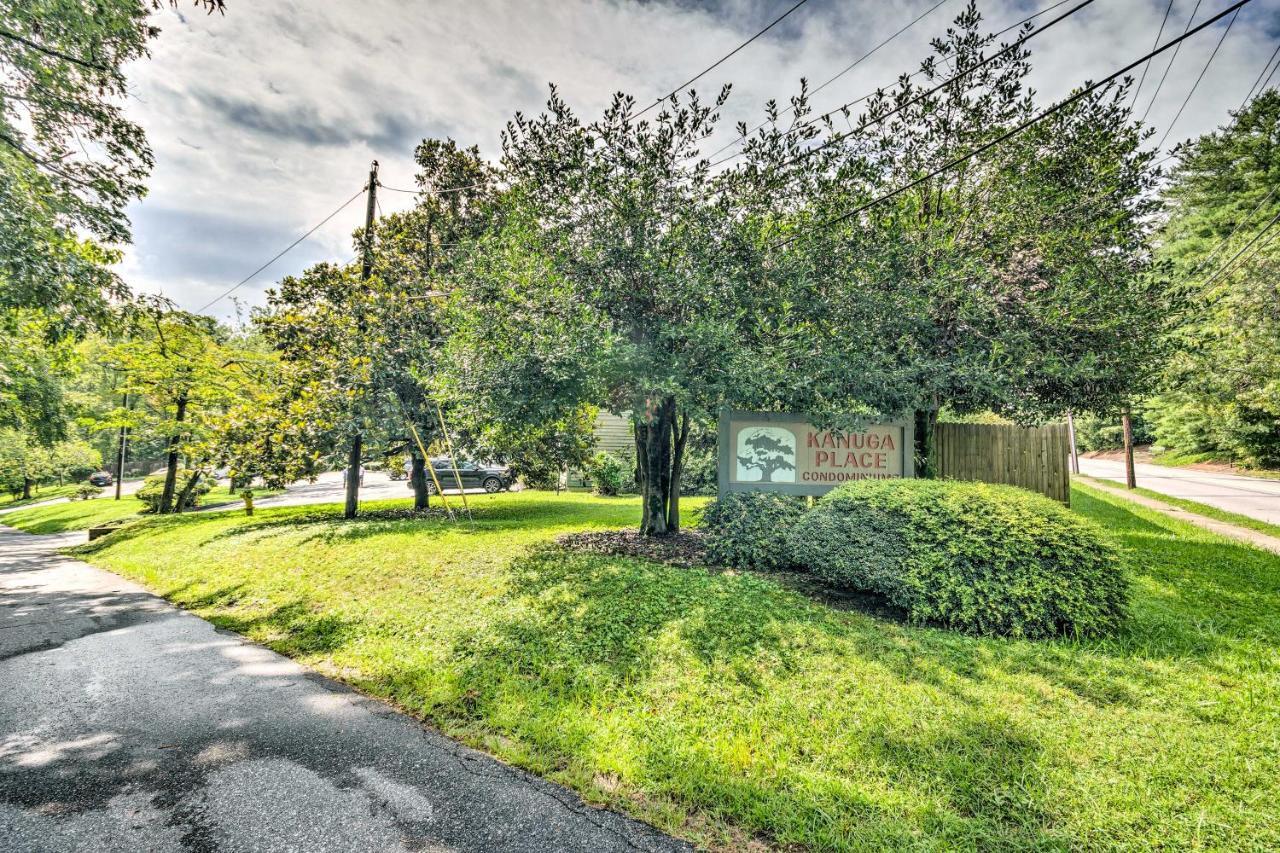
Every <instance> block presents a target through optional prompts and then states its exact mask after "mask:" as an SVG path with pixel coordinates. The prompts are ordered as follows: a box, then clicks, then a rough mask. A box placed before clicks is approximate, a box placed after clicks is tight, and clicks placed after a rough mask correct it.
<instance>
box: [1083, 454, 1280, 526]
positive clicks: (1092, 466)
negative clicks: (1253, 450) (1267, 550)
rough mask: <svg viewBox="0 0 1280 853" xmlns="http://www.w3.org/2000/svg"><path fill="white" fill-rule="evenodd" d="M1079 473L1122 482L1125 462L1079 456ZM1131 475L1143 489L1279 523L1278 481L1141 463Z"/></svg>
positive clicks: (1279, 481)
mask: <svg viewBox="0 0 1280 853" xmlns="http://www.w3.org/2000/svg"><path fill="white" fill-rule="evenodd" d="M1080 473H1081V474H1087V475H1089V476H1090V477H1096V478H1098V479H1100V480H1114V481H1115V482H1117V483H1123V482H1124V463H1123V462H1119V461H1113V460H1110V459H1086V458H1084V457H1081V458H1080ZM1134 476H1135V478H1136V479H1137V481H1138V486H1139V487H1140V488H1143V489H1150V490H1151V491H1153V492H1159V493H1160V494H1162V495H1169V496H1171V497H1175V498H1185V499H1187V500H1193V501H1199V502H1200V503H1202V504H1208V505H1209V506H1214V507H1217V508H1218V509H1225V510H1227V511H1228V512H1235V513H1239V514H1240V515H1247V516H1249V517H1250V518H1256V519H1258V520H1259V521H1266V522H1270V523H1271V524H1280V480H1264V479H1262V478H1260V477H1241V476H1239V475H1237V474H1218V473H1214V472H1212V471H1197V470H1195V469H1194V468H1167V467H1165V466H1163V465H1146V464H1141V463H1139V464H1137V465H1135V466H1134Z"/></svg>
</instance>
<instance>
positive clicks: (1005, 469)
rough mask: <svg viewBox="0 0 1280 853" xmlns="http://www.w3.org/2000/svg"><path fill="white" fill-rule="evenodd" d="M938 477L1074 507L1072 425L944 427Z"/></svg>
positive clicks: (941, 428)
mask: <svg viewBox="0 0 1280 853" xmlns="http://www.w3.org/2000/svg"><path fill="white" fill-rule="evenodd" d="M935 440H936V447H937V454H938V473H939V475H940V476H941V477H944V478H947V479H951V480H978V481H980V482H983V483H1004V484H1007V485H1010V486H1021V487H1022V488H1024V489H1030V490H1031V491H1033V492H1039V493H1040V494H1042V495H1046V496H1047V497H1051V498H1053V499H1054V500H1057V501H1062V502H1063V503H1065V504H1070V503H1071V473H1070V468H1069V467H1068V461H1067V460H1068V454H1069V453H1070V440H1069V439H1068V437H1067V425H1066V424H1049V425H1047V426H1042V427H1019V426H1007V425H1004V424H945V423H944V424H938V428H937V433H936V435H935Z"/></svg>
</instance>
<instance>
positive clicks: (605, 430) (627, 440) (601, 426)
mask: <svg viewBox="0 0 1280 853" xmlns="http://www.w3.org/2000/svg"><path fill="white" fill-rule="evenodd" d="M595 434H596V447H597V448H599V449H600V450H607V451H609V452H610V453H616V452H618V451H620V450H628V449H630V448H633V447H635V444H636V440H635V435H634V433H633V432H632V430H631V419H630V418H620V417H618V416H617V415H615V414H612V413H610V412H601V413H600V414H599V415H597V416H596V427H595Z"/></svg>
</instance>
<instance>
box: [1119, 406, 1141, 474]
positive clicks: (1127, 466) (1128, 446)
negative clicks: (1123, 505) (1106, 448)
mask: <svg viewBox="0 0 1280 853" xmlns="http://www.w3.org/2000/svg"><path fill="white" fill-rule="evenodd" d="M1120 425H1121V426H1122V427H1124V484H1125V486H1126V487H1128V488H1130V489H1136V488H1138V480H1137V478H1136V477H1135V476H1134V474H1133V419H1132V418H1131V417H1130V412H1129V407H1128V406H1125V407H1124V411H1123V412H1122V413H1121V414H1120Z"/></svg>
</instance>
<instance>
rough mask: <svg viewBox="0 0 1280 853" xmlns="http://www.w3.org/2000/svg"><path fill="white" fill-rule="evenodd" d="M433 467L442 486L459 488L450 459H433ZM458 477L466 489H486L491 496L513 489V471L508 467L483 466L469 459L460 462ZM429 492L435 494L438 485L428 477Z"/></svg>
mask: <svg viewBox="0 0 1280 853" xmlns="http://www.w3.org/2000/svg"><path fill="white" fill-rule="evenodd" d="M431 467H432V468H434V469H435V472H436V478H437V479H438V480H439V481H440V486H441V487H442V488H445V489H456V488H458V481H457V480H456V479H454V473H453V463H452V462H450V461H449V459H448V458H444V459H432V460H431ZM458 477H459V478H461V480H462V487H463V488H464V489H477V488H479V489H484V490H485V491H486V492H489V493H490V494H492V493H494V492H500V491H502V490H503V489H509V488H511V479H512V478H511V469H510V468H508V467H507V466H506V465H482V464H480V463H478V462H472V461H470V460H468V459H459V460H458ZM427 490H428V491H429V492H430V493H432V494H435V491H436V485H435V483H433V482H431V481H430V477H428V482H427Z"/></svg>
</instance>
